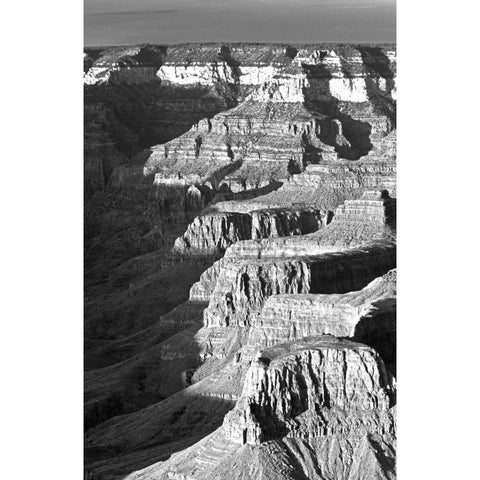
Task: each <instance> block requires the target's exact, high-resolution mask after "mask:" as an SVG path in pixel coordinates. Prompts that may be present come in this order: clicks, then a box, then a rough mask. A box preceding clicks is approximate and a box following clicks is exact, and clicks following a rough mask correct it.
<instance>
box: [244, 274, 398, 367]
mask: <svg viewBox="0 0 480 480" xmlns="http://www.w3.org/2000/svg"><path fill="white" fill-rule="evenodd" d="M395 313H396V270H391V271H390V272H388V273H386V274H385V275H382V276H381V277H378V278H376V279H375V280H373V281H372V282H370V283H369V284H368V285H367V286H366V287H365V288H363V289H361V290H357V291H352V292H348V293H345V294H338V293H335V294H330V295H322V294H297V295H285V294H284V295H272V296H271V297H269V298H268V299H267V300H266V302H265V304H264V306H263V309H262V312H261V314H260V316H259V317H258V318H256V319H255V322H254V323H253V325H252V328H251V330H250V334H249V339H248V344H249V345H252V346H255V347H256V348H258V347H260V346H263V347H268V346H272V345H275V344H278V343H285V342H290V341H295V340H299V339H301V338H302V337H309V336H315V335H324V334H329V335H334V336H335V337H352V338H356V337H358V336H362V342H363V343H368V344H370V343H369V342H372V341H374V338H375V335H376V333H377V332H382V334H383V335H385V336H390V337H394V336H395V332H396V328H395ZM368 334H370V337H367V335H368ZM372 346H373V345H372ZM375 347H376V349H377V350H378V346H377V345H375ZM391 347H394V343H393V342H392V345H391ZM393 350H394V348H393ZM390 353H392V354H393V356H394V353H395V352H394V351H393V352H390ZM384 358H385V357H384Z"/></svg>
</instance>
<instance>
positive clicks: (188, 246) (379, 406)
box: [84, 44, 396, 480]
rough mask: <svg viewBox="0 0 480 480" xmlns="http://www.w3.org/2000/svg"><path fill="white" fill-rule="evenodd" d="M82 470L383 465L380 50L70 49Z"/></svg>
mask: <svg viewBox="0 0 480 480" xmlns="http://www.w3.org/2000/svg"><path fill="white" fill-rule="evenodd" d="M84 83H85V192H86V222H85V224H86V236H85V238H86V240H85V251H86V254H85V259H86V261H85V263H86V274H85V279H86V290H85V291H86V293H85V295H86V309H85V310H86V313H85V331H86V339H85V352H86V353H85V357H86V369H87V372H86V375H85V378H86V380H85V392H86V405H85V425H86V429H87V432H86V439H85V440H86V441H85V444H86V455H85V459H86V460H85V461H86V478H89V479H91V480H93V479H95V480H113V479H125V478H128V479H131V480H133V479H137V480H139V479H145V480H146V479H149V480H152V479H170V480H171V479H172V478H175V479H178V480H180V479H182V480H187V479H191V480H193V479H197V480H212V479H215V480H239V479H246V478H248V479H252V480H297V479H298V478H308V479H315V480H326V479H328V480H360V479H367V478H376V479H382V480H383V479H385V480H386V479H389V480H393V479H394V478H395V436H396V433H395V388H396V387H395V378H394V377H395V375H396V355H395V349H396V49H395V47H394V46H391V45H381V46H371V45H321V44H319V45H261V44H224V45H222V44H199V45H189V44H185V45H173V46H155V45H141V46H134V47H114V48H106V49H105V48H91V49H87V50H86V51H85V55H84Z"/></svg>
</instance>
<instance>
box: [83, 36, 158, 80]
mask: <svg viewBox="0 0 480 480" xmlns="http://www.w3.org/2000/svg"><path fill="white" fill-rule="evenodd" d="M165 54H166V48H165V47H162V46H156V45H141V46H135V47H115V48H110V49H107V50H104V51H102V52H98V53H97V55H98V56H99V58H98V57H97V58H96V59H95V60H94V61H92V64H91V65H90V67H89V68H88V70H87V71H86V72H85V74H84V77H83V81H84V83H85V84H86V85H98V84H105V83H108V84H137V83H147V82H151V81H154V80H155V79H156V75H157V71H158V69H159V67H160V66H161V65H162V63H163V59H164V57H165Z"/></svg>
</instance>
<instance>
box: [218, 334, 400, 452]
mask: <svg viewBox="0 0 480 480" xmlns="http://www.w3.org/2000/svg"><path fill="white" fill-rule="evenodd" d="M393 391H394V387H393V385H392V383H391V380H390V379H389V377H388V374H387V372H386V370H385V367H384V365H383V362H382V360H381V359H380V358H379V356H378V355H377V354H376V353H375V351H373V350H371V349H369V348H367V347H365V346H364V345H361V344H355V343H352V342H348V341H340V340H338V339H336V338H335V337H307V338H304V339H303V340H301V341H297V342H294V343H288V344H281V345H277V346H276V347H272V348H270V349H267V350H263V351H261V352H260V353H259V354H258V357H257V360H256V361H255V362H253V363H252V366H251V367H250V370H249V371H248V373H247V376H246V380H245V384H244V387H243V392H242V397H241V399H240V400H239V402H238V403H237V406H236V407H235V409H234V410H233V411H232V412H231V413H229V414H228V415H227V417H226V418H225V422H224V428H225V430H226V431H227V437H228V438H230V439H231V441H233V442H236V443H241V444H243V443H250V444H253V445H257V444H260V443H262V442H265V441H268V440H274V439H277V438H281V437H286V436H287V437H299V438H309V437H318V436H322V435H334V434H336V433H340V434H342V435H345V436H349V435H366V434H367V433H375V434H380V435H382V434H384V433H389V434H391V433H393V432H394V421H393V416H392V414H391V413H390V410H389V409H390V406H391V400H390V396H392V395H393Z"/></svg>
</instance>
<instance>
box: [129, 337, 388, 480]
mask: <svg viewBox="0 0 480 480" xmlns="http://www.w3.org/2000/svg"><path fill="white" fill-rule="evenodd" d="M393 396H394V387H393V385H392V383H391V380H390V379H389V376H388V375H387V373H386V371H385V368H384V366H383V363H382V361H381V359H380V358H379V357H378V355H377V354H376V353H375V352H374V351H373V350H371V349H369V348H367V347H365V346H363V345H361V344H355V343H352V342H347V341H339V340H337V339H335V338H333V337H308V338H305V339H303V340H302V341H301V342H295V343H289V344H283V345H278V346H276V347H273V348H271V349H267V350H263V351H262V352H261V353H259V355H258V357H257V360H256V361H254V362H253V363H252V365H251V367H250V369H249V370H248V373H247V376H246V380H245V384H244V387H243V392H242V395H241V397H240V399H239V400H238V402H237V404H236V406H235V408H234V409H233V410H232V411H231V412H230V413H228V414H227V415H226V417H225V420H224V422H223V425H222V427H221V428H220V429H218V430H217V431H215V432H214V433H213V434H212V435H210V436H209V437H207V438H206V439H205V440H203V441H201V442H199V443H197V444H196V445H194V446H192V447H190V448H189V449H187V450H185V451H184V452H181V453H178V454H176V455H173V456H172V457H171V458H170V459H169V460H168V461H166V462H163V463H160V464H157V465H152V466H151V467H148V468H146V469H145V470H143V471H140V472H136V473H133V474H132V475H129V476H128V477H127V478H128V479H132V480H133V479H138V480H139V479H146V478H149V479H167V478H179V479H190V478H196V479H207V478H215V479H217V478H218V479H220V478H224V479H239V478H251V479H263V480H265V479H272V480H273V479H292V480H293V479H298V478H308V479H319V480H320V479H332V480H333V479H351V480H353V479H359V478H382V479H387V478H394V468H395V467H394V458H393V455H392V453H393V449H394V445H395V420H394V414H393V412H392V409H391V406H392V403H393V402H392V397H393ZM365 475H374V477H372V476H369V477H365Z"/></svg>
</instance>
